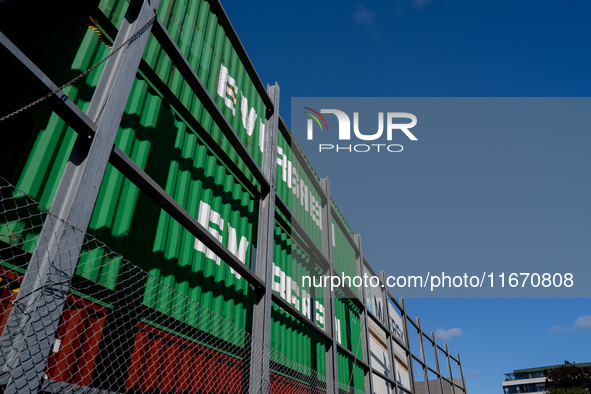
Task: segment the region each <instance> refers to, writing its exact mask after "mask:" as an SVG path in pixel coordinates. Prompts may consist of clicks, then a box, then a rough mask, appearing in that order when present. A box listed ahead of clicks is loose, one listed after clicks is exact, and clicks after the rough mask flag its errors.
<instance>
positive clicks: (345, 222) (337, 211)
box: [330, 197, 354, 237]
mask: <svg viewBox="0 0 591 394" xmlns="http://www.w3.org/2000/svg"><path fill="white" fill-rule="evenodd" d="M330 203H331V206H332V210H333V212H335V213H336V214H337V216H338V217H339V218H340V219H341V221H342V222H343V224H344V225H345V228H346V229H347V230H348V232H349V235H350V236H351V237H353V235H354V234H353V230H351V227H350V226H349V223H347V221H346V220H345V217H344V216H343V214H342V213H341V210H340V209H339V207H338V206H337V203H336V202H335V201H334V199H333V198H332V197H331V199H330Z"/></svg>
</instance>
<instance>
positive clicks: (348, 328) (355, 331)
mask: <svg viewBox="0 0 591 394" xmlns="http://www.w3.org/2000/svg"><path fill="white" fill-rule="evenodd" d="M337 291H338V290H337ZM335 295H336V294H335ZM334 302H335V317H336V319H337V323H336V327H337V329H338V331H339V332H337V341H338V342H339V343H340V344H341V345H343V346H344V347H345V348H347V349H348V350H350V351H351V352H352V353H353V354H355V355H356V356H357V357H358V358H360V359H363V348H362V343H361V321H360V310H359V308H358V307H357V306H356V305H355V303H353V301H351V300H350V299H348V298H335V300H334Z"/></svg>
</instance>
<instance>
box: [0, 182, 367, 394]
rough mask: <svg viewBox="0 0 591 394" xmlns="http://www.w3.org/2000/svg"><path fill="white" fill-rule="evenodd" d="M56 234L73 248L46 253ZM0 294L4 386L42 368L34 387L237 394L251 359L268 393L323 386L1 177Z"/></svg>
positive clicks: (0, 380) (246, 384)
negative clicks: (67, 264) (62, 263)
mask: <svg viewBox="0 0 591 394" xmlns="http://www.w3.org/2000/svg"><path fill="white" fill-rule="evenodd" d="M44 226H45V227H44ZM42 229H43V231H42ZM48 229H53V230H55V231H48ZM55 232H61V234H67V236H66V237H65V238H66V239H71V240H72V241H76V242H72V244H79V243H78V242H79V240H80V239H81V238H83V239H84V240H83V242H82V249H81V250H80V251H78V248H77V247H75V248H74V247H73V248H67V247H66V248H65V249H64V248H63V247H62V249H60V250H56V248H57V244H56V240H57V239H58V238H60V237H58V236H57V235H56V234H54V233H55ZM61 234H60V235H61ZM60 239H61V241H60V242H61V243H63V242H64V241H63V240H64V235H61V238H60ZM66 244H67V242H66ZM56 253H58V254H61V255H60V258H61V260H67V259H76V261H77V265H76V270H75V272H74V273H73V274H68V273H67V272H63V271H61V267H59V266H56V265H55V264H53V263H52V264H50V265H49V266H46V265H44V264H37V263H36V262H38V261H43V259H46V260H48V261H55V259H54V260H52V259H49V258H48V256H52V255H55V254H56ZM64 254H65V256H64ZM0 291H1V295H2V303H1V309H0V333H1V337H0V385H2V386H5V385H6V386H5V387H7V390H8V391H10V390H12V391H13V392H18V391H19V388H21V387H24V386H26V385H29V384H30V380H31V377H34V376H42V377H41V379H40V381H41V382H42V384H41V386H40V387H38V388H39V389H40V391H45V392H96V393H98V392H100V390H105V391H107V392H115V393H117V392H119V393H148V392H149V393H179V394H180V393H194V394H196V393H201V394H205V393H208V394H210V393H226V394H231V393H246V392H249V390H250V387H251V385H250V383H251V382H253V379H258V380H259V383H260V382H261V376H260V375H259V376H256V374H254V373H253V372H252V371H253V369H252V368H251V365H253V363H258V364H260V365H261V366H265V365H266V363H263V361H264V358H266V357H268V360H269V363H268V365H269V367H268V368H269V369H268V370H266V372H263V374H262V375H263V376H265V377H268V379H262V384H263V385H268V387H269V392H272V393H326V392H332V391H333V388H334V382H331V381H327V380H326V377H325V376H324V375H322V374H321V373H319V372H318V371H315V370H313V369H311V368H309V367H306V366H303V365H299V364H297V363H295V362H293V361H292V360H290V359H288V358H287V357H285V356H283V355H282V354H280V353H279V352H277V351H275V350H273V349H270V348H268V347H265V346H264V345H263V344H262V343H260V342H258V341H257V340H255V339H253V337H252V336H251V334H250V333H248V332H246V331H245V330H244V329H242V328H240V327H238V326H236V325H235V324H233V323H232V322H230V321H228V320H225V319H224V318H223V317H221V316H219V315H217V314H215V313H214V312H212V311H211V310H209V309H207V308H205V307H203V306H202V305H200V304H198V303H197V302H195V301H194V300H192V299H190V298H188V297H187V296H185V295H183V294H181V293H179V292H178V291H176V290H175V289H172V288H170V286H168V285H167V284H165V283H164V282H162V281H161V280H159V279H157V278H156V277H154V276H152V275H150V274H149V273H148V272H146V271H144V270H142V269H141V268H139V267H138V266H136V265H134V264H133V263H131V262H130V261H127V260H125V259H124V258H123V257H122V256H120V255H119V254H117V253H115V252H113V251H112V250H110V249H109V247H108V246H107V245H105V244H104V243H102V242H100V241H99V240H97V239H96V238H95V237H93V236H91V235H89V234H85V233H84V232H82V231H80V230H78V229H76V228H74V227H72V226H69V225H68V224H67V223H64V222H63V221H62V220H60V219H59V218H57V217H55V216H54V215H52V214H51V213H49V212H48V210H47V209H46V208H45V207H43V206H42V205H41V204H39V203H37V202H35V201H34V200H32V199H31V198H30V197H28V196H27V195H26V194H25V193H23V192H22V191H20V190H19V189H17V188H15V187H14V186H12V185H11V184H9V183H8V182H7V181H5V180H4V179H2V178H0ZM56 314H57V315H56ZM263 368H264V367H263ZM254 370H256V369H254ZM33 380H34V379H33ZM35 381H37V380H35ZM257 387H258V384H257ZM338 387H339V392H342V393H351V394H353V393H358V392H359V390H355V389H353V388H352V387H349V386H347V385H344V384H339V385H338Z"/></svg>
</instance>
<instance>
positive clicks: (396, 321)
mask: <svg viewBox="0 0 591 394" xmlns="http://www.w3.org/2000/svg"><path fill="white" fill-rule="evenodd" d="M388 313H389V316H390V325H389V326H390V334H391V335H392V338H396V339H397V340H398V341H399V342H400V343H402V344H403V345H404V346H407V344H406V340H405V337H404V325H403V322H402V317H401V316H400V314H399V313H398V312H397V311H396V307H395V306H394V305H393V304H392V302H391V301H390V300H388ZM392 344H393V346H394V349H393V352H392V353H393V355H394V362H395V364H396V382H398V383H400V384H402V385H403V386H404V387H406V388H410V373H409V367H408V358H407V354H406V351H405V350H404V349H403V348H402V347H400V346H399V345H398V344H397V343H396V342H395V341H392Z"/></svg>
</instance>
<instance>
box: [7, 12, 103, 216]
mask: <svg viewBox="0 0 591 394" xmlns="http://www.w3.org/2000/svg"><path fill="white" fill-rule="evenodd" d="M11 5H12V6H13V7H12V8H10V6H11ZM3 7H6V8H7V9H3ZM14 8H16V9H14ZM31 9H35V10H36V12H30V11H31ZM0 15H6V17H8V16H10V18H11V21H10V23H8V22H6V23H5V22H3V20H2V17H0V25H1V26H3V28H2V31H3V33H4V34H6V35H7V37H8V38H9V39H11V40H13V42H14V43H15V44H16V45H17V46H18V47H19V48H20V49H21V50H23V51H24V52H25V54H27V55H28V56H29V57H30V58H31V59H32V60H33V61H34V62H35V64H36V65H37V67H39V68H40V69H41V70H42V71H43V72H44V73H45V74H46V75H47V76H48V77H49V78H51V79H52V80H53V81H54V82H55V83H56V84H58V85H61V84H64V83H66V82H67V81H69V80H71V79H73V78H74V77H76V76H78V75H79V74H81V73H82V72H83V71H86V70H87V69H88V68H90V67H91V66H93V65H94V64H96V63H97V62H98V61H99V60H101V59H103V58H104V57H105V56H107V55H108V54H109V51H110V49H109V48H107V47H106V46H105V45H104V44H103V43H101V40H100V37H99V36H98V35H97V33H96V32H94V31H92V30H91V29H89V27H88V26H87V25H86V22H89V21H90V20H89V19H88V14H87V13H85V12H84V11H83V10H82V9H81V8H80V7H55V5H52V4H48V3H46V2H40V1H28V2H25V1H23V2H18V4H17V5H15V4H14V2H13V3H11V4H6V3H5V5H2V4H1V3H0ZM15 21H18V22H17V23H14V22H15ZM21 22H22V24H21ZM10 25H12V26H17V27H18V29H19V30H18V31H16V32H14V31H11V30H10V29H5V28H4V26H10ZM25 31H26V32H27V34H23V33H22V32H25ZM64 42H67V43H68V44H69V45H64ZM1 67H2V66H1V65H0V69H1ZM103 67H104V65H101V66H99V67H97V68H96V69H94V70H93V71H91V72H90V73H89V74H88V75H87V76H86V77H84V78H82V79H80V80H78V81H77V82H76V83H75V84H73V85H71V86H68V87H66V88H65V89H64V90H63V91H64V93H65V94H66V95H67V96H68V98H69V99H70V100H72V102H74V103H75V104H76V105H77V106H78V107H79V108H81V109H82V110H86V108H87V107H88V105H89V102H90V97H92V93H93V91H94V87H95V86H96V84H97V83H98V78H99V76H100V73H101V72H102V69H103ZM2 71H3V72H0V84H1V86H3V88H2V90H3V94H2V97H1V98H0V111H1V112H0V113H2V115H5V114H7V113H10V112H12V111H14V110H16V109H19V108H20V107H22V106H24V105H27V104H29V103H31V102H33V101H35V100H37V99H38V98H39V97H38V95H36V94H33V93H32V92H31V91H30V90H29V89H27V88H26V87H25V88H23V86H22V84H21V82H20V80H19V79H18V78H14V73H13V70H11V69H4V70H2ZM2 129H3V130H18V133H17V132H13V133H4V136H3V138H5V139H6V141H5V143H3V149H2V155H0V156H1V159H0V175H2V176H5V177H7V178H8V179H9V180H10V181H11V182H13V183H15V184H16V185H17V187H19V188H21V189H22V190H24V191H25V192H26V193H28V194H29V195H31V197H32V198H33V199H35V200H36V201H39V202H41V203H42V204H44V205H45V206H47V207H49V206H51V203H52V200H53V195H54V194H55V191H56V189H57V185H58V183H59V180H60V178H61V174H62V172H63V169H64V167H65V163H66V162H67V159H68V157H69V154H70V151H71V148H72V146H73V144H74V141H75V138H76V134H75V133H74V131H73V130H71V129H70V128H69V127H67V126H66V125H65V122H64V121H62V120H61V119H60V117H59V116H57V115H56V114H55V113H53V112H52V111H51V110H49V108H48V107H47V106H46V105H44V104H38V105H36V106H34V107H33V108H31V109H28V110H26V111H24V112H22V113H20V114H18V115H16V116H14V117H12V118H10V119H8V120H5V121H3V122H2ZM23 141H24V143H23Z"/></svg>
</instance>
